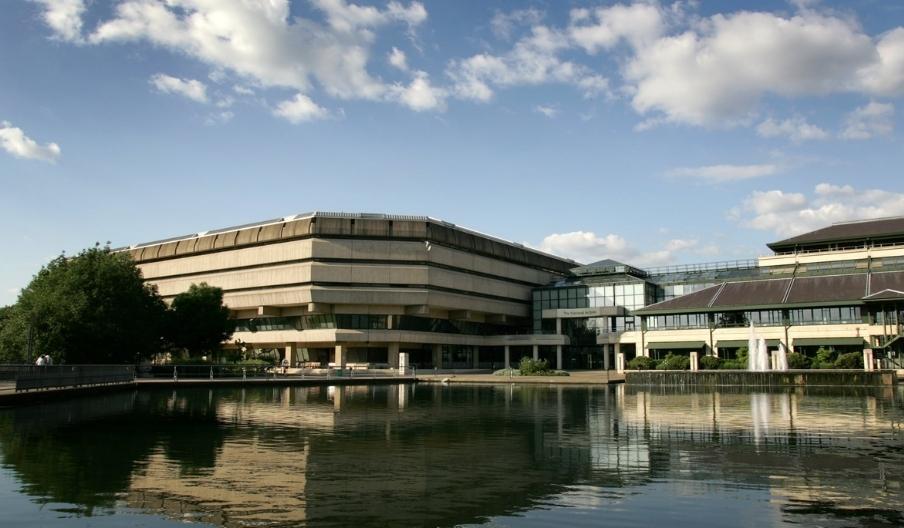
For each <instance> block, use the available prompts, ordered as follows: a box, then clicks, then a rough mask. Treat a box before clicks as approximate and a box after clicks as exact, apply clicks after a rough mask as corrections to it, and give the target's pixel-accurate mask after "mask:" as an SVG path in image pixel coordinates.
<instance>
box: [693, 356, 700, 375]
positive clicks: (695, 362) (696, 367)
mask: <svg viewBox="0 0 904 528" xmlns="http://www.w3.org/2000/svg"><path fill="white" fill-rule="evenodd" d="M698 354H699V352H691V372H697V371H698V370H700V360H699V359H698V358H697V355H698Z"/></svg>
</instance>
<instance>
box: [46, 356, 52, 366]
mask: <svg viewBox="0 0 904 528" xmlns="http://www.w3.org/2000/svg"><path fill="white" fill-rule="evenodd" d="M44 364H45V365H47V366H48V367H49V366H52V365H53V358H52V357H50V354H44Z"/></svg>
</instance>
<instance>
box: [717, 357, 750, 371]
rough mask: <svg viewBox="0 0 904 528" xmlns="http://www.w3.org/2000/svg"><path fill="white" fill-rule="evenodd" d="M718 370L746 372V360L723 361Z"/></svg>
mask: <svg viewBox="0 0 904 528" xmlns="http://www.w3.org/2000/svg"><path fill="white" fill-rule="evenodd" d="M719 368H720V369H721V370H747V358H746V357H745V358H744V359H741V358H736V359H723V360H722V363H721V364H720V365H719Z"/></svg>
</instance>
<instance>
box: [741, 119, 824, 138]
mask: <svg viewBox="0 0 904 528" xmlns="http://www.w3.org/2000/svg"><path fill="white" fill-rule="evenodd" d="M756 132H757V134H759V135H760V136H762V137H766V138H774V137H784V138H787V139H790V140H791V141H794V142H801V141H809V140H818V139H826V138H828V137H829V133H828V132H826V131H825V130H823V129H822V128H819V127H818V126H816V125H812V124H810V123H808V122H807V121H806V120H805V119H804V118H802V117H794V118H791V119H785V120H783V121H776V120H774V119H772V118H769V119H767V120H765V121H763V122H762V123H760V124H759V125H757V127H756Z"/></svg>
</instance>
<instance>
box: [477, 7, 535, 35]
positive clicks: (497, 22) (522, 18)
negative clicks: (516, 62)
mask: <svg viewBox="0 0 904 528" xmlns="http://www.w3.org/2000/svg"><path fill="white" fill-rule="evenodd" d="M544 16H545V15H544V14H543V12H542V11H540V10H539V9H534V8H529V9H516V10H514V11H511V12H509V13H502V12H497V13H496V14H495V15H493V18H492V19H491V20H490V28H491V29H492V31H493V34H494V35H496V37H498V38H501V39H504V40H509V39H511V38H512V34H513V33H514V31H515V28H517V27H519V26H535V25H537V24H539V23H540V21H541V20H543V17H544Z"/></svg>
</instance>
